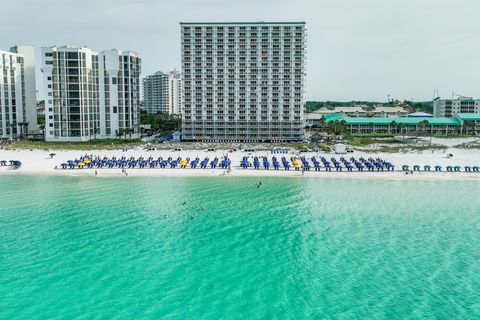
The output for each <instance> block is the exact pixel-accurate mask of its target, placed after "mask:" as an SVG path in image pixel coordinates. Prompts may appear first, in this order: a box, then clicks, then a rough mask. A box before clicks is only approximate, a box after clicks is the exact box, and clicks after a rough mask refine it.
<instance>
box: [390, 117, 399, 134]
mask: <svg viewBox="0 0 480 320" xmlns="http://www.w3.org/2000/svg"><path fill="white" fill-rule="evenodd" d="M397 127H398V124H397V123H396V122H395V120H394V121H392V122H390V133H392V131H393V133H396V131H397Z"/></svg>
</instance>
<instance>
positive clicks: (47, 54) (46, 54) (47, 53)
mask: <svg viewBox="0 0 480 320" xmlns="http://www.w3.org/2000/svg"><path fill="white" fill-rule="evenodd" d="M45 57H53V52H45Z"/></svg>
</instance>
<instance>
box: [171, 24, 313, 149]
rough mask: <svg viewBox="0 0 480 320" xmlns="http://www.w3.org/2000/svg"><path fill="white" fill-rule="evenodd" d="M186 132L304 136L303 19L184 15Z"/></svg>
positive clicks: (221, 137)
mask: <svg viewBox="0 0 480 320" xmlns="http://www.w3.org/2000/svg"><path fill="white" fill-rule="evenodd" d="M180 29H181V43H182V75H183V78H182V86H183V90H182V91H183V98H182V99H183V106H182V139H183V140H189V141H292V140H300V139H302V137H303V128H302V127H303V126H302V120H303V119H302V118H303V102H304V101H303V100H304V82H305V62H306V56H305V48H306V29H305V23H304V22H239V23H190V22H183V23H180Z"/></svg>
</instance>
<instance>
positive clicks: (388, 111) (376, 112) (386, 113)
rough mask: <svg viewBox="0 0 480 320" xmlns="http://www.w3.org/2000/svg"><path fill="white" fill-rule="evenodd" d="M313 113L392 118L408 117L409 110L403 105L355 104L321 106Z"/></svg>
mask: <svg viewBox="0 0 480 320" xmlns="http://www.w3.org/2000/svg"><path fill="white" fill-rule="evenodd" d="M312 113H315V114H320V115H322V116H324V115H329V114H334V113H339V114H344V115H346V116H349V117H379V118H390V117H397V118H400V117H406V116H407V115H408V111H407V110H405V109H404V108H402V107H387V106H382V105H379V106H375V107H369V106H366V105H354V106H351V107H350V106H344V107H334V108H325V107H324V108H320V109H318V110H316V111H314V112H312Z"/></svg>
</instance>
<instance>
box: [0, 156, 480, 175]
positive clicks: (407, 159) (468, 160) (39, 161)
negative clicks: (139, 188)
mask: <svg viewBox="0 0 480 320" xmlns="http://www.w3.org/2000/svg"><path fill="white" fill-rule="evenodd" d="M50 152H53V153H55V154H56V155H55V156H54V157H53V158H50V156H49V153H50ZM448 153H452V154H454V157H453V158H450V157H447V156H446V154H448ZM85 154H89V155H98V156H101V157H104V156H106V157H112V156H116V157H117V158H120V157H122V156H125V157H126V158H130V157H136V158H138V157H140V156H143V157H145V158H148V157H152V158H154V159H156V158H158V157H163V158H167V157H173V158H177V157H182V158H187V157H190V158H192V159H193V158H196V157H199V158H200V159H203V158H205V157H208V158H210V159H213V158H214V157H219V158H220V157H222V156H224V155H227V156H228V157H229V159H231V161H232V167H231V171H230V173H228V172H227V170H225V169H221V168H216V169H211V168H208V169H201V168H196V169H192V168H184V169H182V168H175V169H171V168H158V167H156V168H143V169H141V168H135V169H132V168H130V169H129V168H126V171H127V173H128V176H126V175H125V174H124V173H122V169H121V168H97V169H95V168H91V169H88V168H85V169H55V166H57V167H59V165H60V164H61V163H63V162H66V161H67V160H69V159H71V160H73V159H77V158H79V157H81V156H84V155H85ZM243 156H249V157H253V156H259V157H263V156H268V157H269V159H271V157H272V156H276V157H277V158H279V159H280V158H281V157H282V156H285V157H286V158H287V159H288V158H290V157H291V156H297V157H299V156H305V157H307V159H309V158H311V157H313V156H315V157H320V156H324V157H325V158H327V159H330V158H332V157H335V158H337V159H339V158H340V157H342V156H343V157H345V158H350V157H355V158H357V159H358V158H360V157H365V158H368V157H373V158H381V159H384V160H386V161H389V162H392V163H393V164H394V165H395V166H396V171H373V172H370V171H363V172H358V171H356V170H355V171H353V172H348V171H346V170H344V171H339V172H337V171H335V170H332V171H331V172H327V171H325V169H323V168H322V169H321V170H320V171H315V170H314V169H313V168H312V169H311V170H310V171H304V172H303V174H302V171H295V170H294V169H293V168H291V169H290V170H289V171H286V170H284V169H283V168H281V169H279V170H274V169H273V168H270V169H269V170H264V169H263V168H262V169H259V170H255V169H253V168H248V169H243V168H241V167H240V160H241V159H242V157H243ZM0 160H7V161H9V160H19V161H21V162H22V166H21V167H20V168H19V169H17V170H11V169H9V168H7V167H0V176H76V177H99V178H101V177H119V178H120V177H124V178H128V177H258V178H261V177H280V178H287V177H291V178H314V179H352V180H359V179H365V180H398V181H411V180H430V181H435V180H442V181H447V180H469V181H475V180H478V181H480V172H465V171H463V167H464V166H480V150H468V149H448V151H446V152H438V151H431V150H429V151H428V152H422V153H418V152H415V153H396V154H389V153H376V152H368V153H367V152H355V153H351V154H350V153H349V154H345V155H339V154H326V153H319V154H317V153H313V152H310V153H301V154H299V153H293V152H290V153H288V154H271V153H270V152H268V151H257V152H253V153H252V152H242V151H236V152H229V150H217V151H214V152H212V151H210V152H208V151H202V150H182V151H173V150H154V151H152V150H145V149H142V148H136V149H130V150H128V151H123V150H91V151H88V152H85V151H80V150H63V151H62V150H51V151H44V150H30V149H27V150H18V149H17V150H4V149H3V150H0ZM403 165H409V166H410V167H411V168H412V167H413V165H421V166H423V165H431V166H434V165H441V166H443V171H441V172H437V171H423V170H421V171H414V173H413V174H411V173H409V174H405V172H404V171H402V170H401V168H402V166H403ZM456 165H458V166H462V172H448V171H445V167H446V166H456ZM422 169H423V167H422ZM95 171H97V173H98V175H97V176H95Z"/></svg>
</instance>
